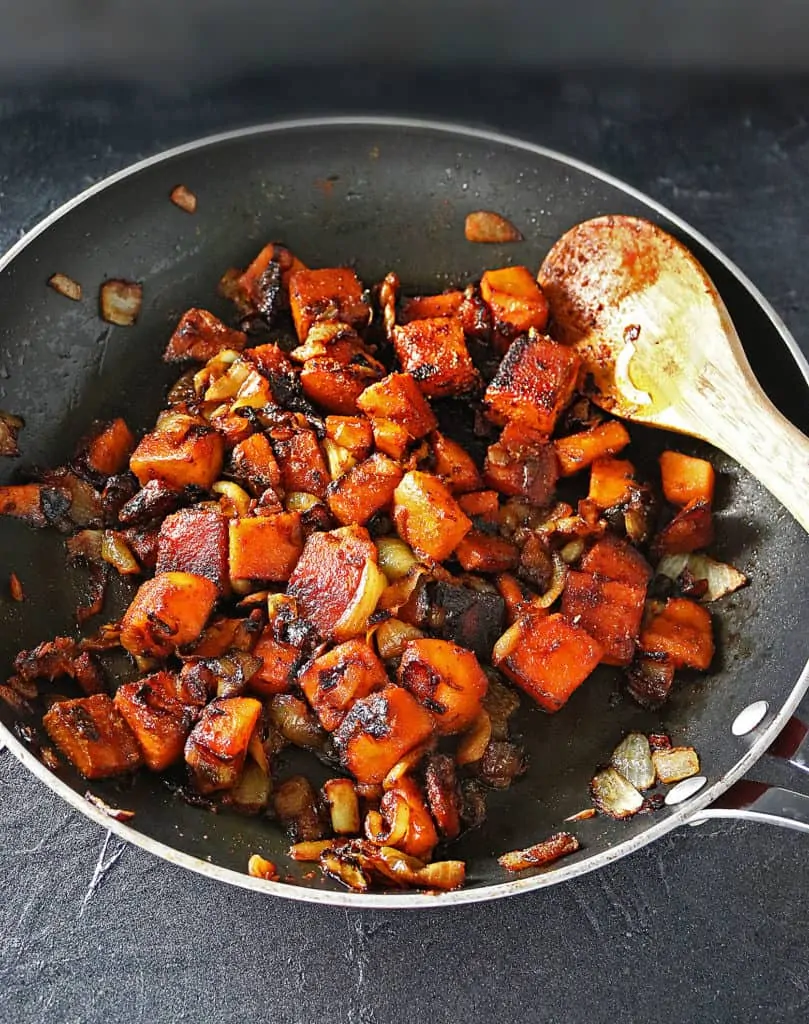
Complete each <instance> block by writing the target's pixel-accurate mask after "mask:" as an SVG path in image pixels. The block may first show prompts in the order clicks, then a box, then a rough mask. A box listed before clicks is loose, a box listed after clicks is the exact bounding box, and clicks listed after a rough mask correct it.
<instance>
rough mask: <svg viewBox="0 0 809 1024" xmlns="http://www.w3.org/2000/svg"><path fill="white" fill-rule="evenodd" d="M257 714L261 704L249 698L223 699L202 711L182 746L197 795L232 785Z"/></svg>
mask: <svg viewBox="0 0 809 1024" xmlns="http://www.w3.org/2000/svg"><path fill="white" fill-rule="evenodd" d="M260 714H261V703H260V702H259V701H257V700H255V699H254V698H253V697H224V698H220V699H219V700H214V701H211V703H210V704H208V706H207V707H205V708H204V709H203V711H202V714H201V715H200V717H199V721H198V722H197V724H196V725H195V726H194V728H193V729H192V730H191V733H190V734H189V736H188V739H187V740H186V743H185V761H186V764H187V765H188V770H189V773H190V775H191V780H192V782H193V784H194V787H195V788H196V789H197V790H198V791H199V792H200V793H214V792H216V791H217V790H220V789H230V788H231V787H232V786H235V784H236V782H237V781H238V779H239V776H240V775H241V773H242V769H243V768H244V761H245V757H246V755H247V747H248V745H249V743H250V737H251V736H252V735H253V730H254V729H255V727H256V723H257V722H258V717H259V715H260Z"/></svg>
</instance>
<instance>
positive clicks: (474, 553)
mask: <svg viewBox="0 0 809 1024" xmlns="http://www.w3.org/2000/svg"><path fill="white" fill-rule="evenodd" d="M455 557H456V558H457V559H458V561H459V562H460V563H461V568H462V569H463V570H464V572H507V571H508V570H509V569H514V568H515V567H516V565H517V563H518V562H519V559H520V552H519V550H518V549H517V547H516V545H514V544H512V543H511V541H508V540H505V538H503V537H493V536H492V535H491V534H490V533H481V532H480V531H479V530H470V532H469V533H467V535H466V536H465V537H464V539H463V540H462V541H461V543H460V544H459V545H458V546H457V548H456V549H455Z"/></svg>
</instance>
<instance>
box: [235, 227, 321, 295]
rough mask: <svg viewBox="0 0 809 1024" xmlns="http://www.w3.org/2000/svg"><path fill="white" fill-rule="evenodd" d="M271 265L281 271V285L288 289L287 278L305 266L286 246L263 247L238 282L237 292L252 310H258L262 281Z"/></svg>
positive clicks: (273, 244) (275, 244)
mask: <svg viewBox="0 0 809 1024" xmlns="http://www.w3.org/2000/svg"><path fill="white" fill-rule="evenodd" d="M271 263H277V264H278V268H279V270H280V271H281V284H282V285H283V287H284V288H288V287H289V278H290V277H291V275H292V274H294V273H295V272H296V271H298V270H306V264H305V263H302V262H301V261H300V260H299V259H298V257H297V256H295V255H294V254H293V253H291V252H290V251H289V249H287V248H286V246H283V245H279V244H278V243H277V242H270V243H269V245H265V246H264V248H263V249H262V250H261V252H260V253H259V254H258V256H256V258H255V259H254V260H253V262H252V263H251V264H250V266H249V267H248V268H247V269H246V270H245V271H244V273H243V274H242V275H241V277H240V278H239V280H238V292H239V293H240V294H241V296H242V297H243V299H244V301H245V302H247V303H248V305H250V306H252V307H253V308H258V306H259V305H260V303H261V301H262V292H263V287H262V286H263V281H264V278H265V275H266V273H267V271H268V269H269V267H270V264H271Z"/></svg>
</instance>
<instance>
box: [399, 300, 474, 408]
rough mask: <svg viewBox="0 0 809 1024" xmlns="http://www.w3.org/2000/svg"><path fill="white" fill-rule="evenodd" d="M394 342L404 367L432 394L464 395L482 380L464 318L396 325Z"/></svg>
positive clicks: (416, 321)
mask: <svg viewBox="0 0 809 1024" xmlns="http://www.w3.org/2000/svg"><path fill="white" fill-rule="evenodd" d="M393 345H394V348H395V349H396V355H397V357H398V359H399V362H400V363H401V365H402V369H403V370H405V371H406V372H407V373H411V374H412V375H413V379H414V380H415V381H416V383H417V384H418V386H419V388H420V389H421V391H422V393H423V394H425V395H429V396H430V397H436V398H437V397H440V396H442V395H463V394H466V393H467V392H468V391H472V390H474V389H475V388H476V387H477V386H478V384H479V383H480V377H479V375H478V372H477V370H476V369H475V366H474V363H473V362H472V358H471V356H470V355H469V350H468V349H467V347H466V336H465V334H464V330H463V327H462V326H461V324H460V321H458V320H456V319H454V318H453V317H449V316H437V317H431V318H430V319H428V320H411V321H410V323H408V324H405V325H404V326H403V327H394V328H393Z"/></svg>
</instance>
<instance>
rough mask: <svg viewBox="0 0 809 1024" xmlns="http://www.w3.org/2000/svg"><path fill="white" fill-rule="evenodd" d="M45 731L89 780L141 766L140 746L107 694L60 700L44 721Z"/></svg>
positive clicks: (52, 706)
mask: <svg viewBox="0 0 809 1024" xmlns="http://www.w3.org/2000/svg"><path fill="white" fill-rule="evenodd" d="M42 724H43V725H44V726H45V731H46V732H47V734H48V735H49V736H50V738H51V739H52V740H53V742H54V743H55V744H56V746H57V748H58V749H59V750H60V751H61V752H62V753H63V754H64V755H65V757H66V758H67V759H68V761H70V763H71V764H72V765H73V766H74V767H75V768H77V769H78V771H80V772H81V774H82V775H84V776H85V778H88V779H105V778H107V777H108V776H110V775H122V774H123V773H124V772H131V771H134V770H135V769H136V768H139V767H140V765H141V754H140V750H139V749H138V744H137V742H136V740H135V737H134V736H133V735H132V732H131V730H130V728H129V726H128V725H127V724H126V722H125V721H124V719H123V718H122V717H121V715H120V714H119V713H118V712H117V711H116V709H115V705H114V704H113V703H112V699H111V698H110V697H108V696H107V694H106V693H97V694H94V695H93V696H92V697H80V698H79V699H78V700H59V701H56V702H55V703H54V704H52V705H51V707H50V710H49V711H48V712H47V713H46V714H45V716H44V718H43V719H42Z"/></svg>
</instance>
